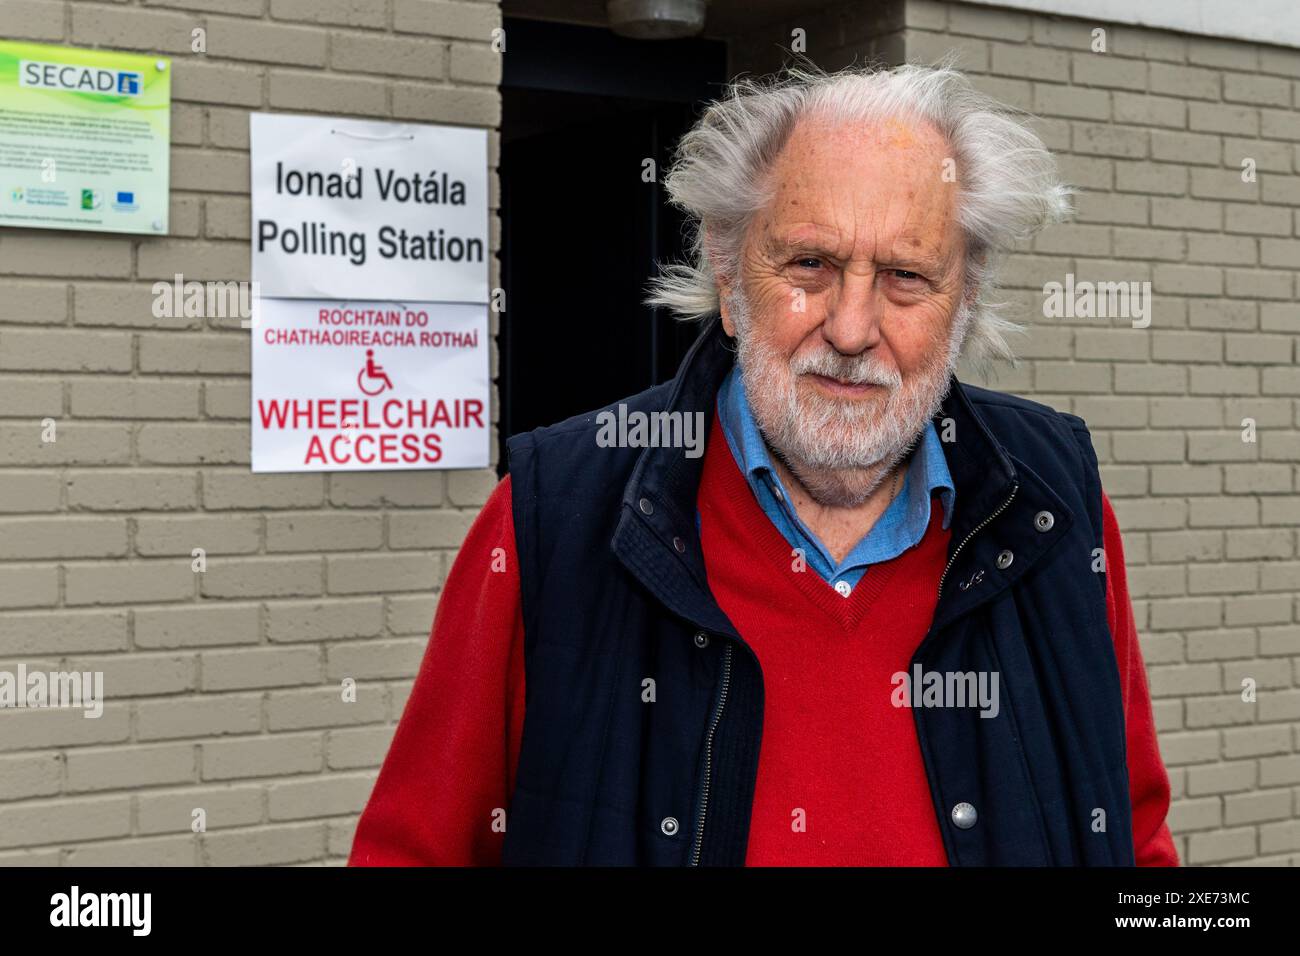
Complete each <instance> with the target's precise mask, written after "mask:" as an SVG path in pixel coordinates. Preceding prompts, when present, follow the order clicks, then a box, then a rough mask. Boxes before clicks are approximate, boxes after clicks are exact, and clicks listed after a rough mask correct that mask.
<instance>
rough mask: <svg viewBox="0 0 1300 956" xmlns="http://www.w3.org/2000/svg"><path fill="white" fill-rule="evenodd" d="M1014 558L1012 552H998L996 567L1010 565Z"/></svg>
mask: <svg viewBox="0 0 1300 956" xmlns="http://www.w3.org/2000/svg"><path fill="white" fill-rule="evenodd" d="M1015 558H1016V556H1015V555H1014V554H1012V553H1011V552H1010V551H1002V552H1000V553H999V554H998V567H999V568H1002V569H1006V568H1009V567H1011V562H1012V561H1014V560H1015Z"/></svg>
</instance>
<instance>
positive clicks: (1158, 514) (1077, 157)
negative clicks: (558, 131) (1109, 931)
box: [732, 0, 1300, 865]
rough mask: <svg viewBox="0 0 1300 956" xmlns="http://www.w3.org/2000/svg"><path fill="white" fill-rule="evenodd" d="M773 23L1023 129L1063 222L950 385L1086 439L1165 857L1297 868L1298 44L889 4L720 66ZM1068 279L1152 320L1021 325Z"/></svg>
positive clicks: (810, 27)
mask: <svg viewBox="0 0 1300 956" xmlns="http://www.w3.org/2000/svg"><path fill="white" fill-rule="evenodd" d="M1097 27H1102V28H1104V29H1105V30H1106V40H1107V52H1106V53H1104V54H1101V53H1094V52H1092V51H1091V44H1092V39H1093V38H1092V30H1093V29H1095V28H1097ZM796 28H802V29H804V31H805V36H806V39H807V44H808V53H809V54H810V55H811V56H812V58H813V59H814V60H815V61H816V62H818V63H819V64H821V65H823V66H826V67H828V68H836V67H840V66H843V65H846V64H848V63H851V62H855V61H856V62H862V61H864V60H870V59H882V60H884V61H886V62H902V61H904V60H909V61H912V62H920V63H930V62H934V61H936V60H938V59H939V58H941V57H943V56H945V55H946V54H948V53H949V52H951V51H956V52H957V53H958V54H959V57H960V58H959V60H958V63H957V65H958V66H959V67H960V68H961V69H963V70H965V71H967V72H969V73H970V74H971V75H972V77H973V79H974V80H975V82H976V85H977V86H979V87H980V88H982V89H984V90H986V91H987V92H989V93H991V94H993V95H995V96H997V97H999V98H1000V99H1002V100H1003V101H1005V102H1007V103H1010V104H1012V105H1013V106H1017V107H1020V108H1021V109H1025V110H1028V111H1031V112H1033V113H1034V114H1036V115H1037V116H1038V117H1039V119H1038V120H1037V122H1036V123H1035V126H1036V128H1037V130H1038V131H1039V133H1040V135H1041V136H1042V137H1043V139H1044V141H1045V142H1046V143H1047V145H1048V147H1049V148H1050V149H1052V150H1053V151H1054V152H1055V153H1056V154H1057V155H1058V156H1059V157H1060V161H1061V165H1062V169H1063V172H1064V175H1065V178H1066V179H1067V181H1069V182H1070V183H1072V184H1074V185H1075V186H1077V187H1078V188H1079V189H1080V191H1081V195H1080V196H1079V197H1078V201H1077V206H1078V215H1077V216H1076V218H1075V220H1074V222H1073V223H1071V224H1069V225H1063V226H1057V227H1054V228H1052V229H1049V230H1047V231H1045V232H1044V233H1043V234H1041V235H1040V236H1039V237H1038V238H1037V239H1036V240H1035V241H1034V243H1033V244H1032V246H1031V247H1028V248H1026V249H1024V250H1023V252H1022V253H1021V254H1018V255H1016V256H1013V257H1012V258H1011V259H1010V261H1009V262H1008V263H1007V269H1006V272H1005V275H1004V281H1005V284H1006V286H1007V293H1006V295H1005V299H1006V300H1007V301H1010V302H1012V303H1014V304H1015V306H1016V313H1017V318H1018V319H1020V320H1021V321H1023V322H1026V323H1027V325H1028V333H1029V334H1028V335H1027V337H1025V338H1023V339H1021V340H1019V341H1018V344H1017V345H1016V348H1017V351H1018V353H1019V355H1020V356H1022V358H1023V361H1022V362H1021V363H1020V364H1019V366H1018V367H1017V368H1014V369H1009V368H1006V367H1004V368H1003V369H1002V370H1000V371H999V373H998V374H997V375H996V377H995V378H993V379H992V380H991V381H984V380H981V379H980V378H979V377H978V376H975V375H973V374H971V373H970V372H969V371H967V372H966V378H967V379H968V380H973V381H976V382H977V383H980V384H988V385H991V386H992V387H994V388H999V389H1003V390H1005V391H1010V392H1014V393H1017V394H1021V395H1026V396H1029V397H1032V398H1035V399H1037V400H1039V401H1043V402H1046V403H1048V404H1050V405H1052V406H1054V407H1056V408H1059V409H1062V410H1064V411H1071V412H1074V413H1075V414H1078V415H1080V416H1082V417H1083V418H1084V419H1085V420H1086V421H1087V422H1088V423H1089V425H1090V427H1091V429H1092V434H1093V441H1094V444H1095V445H1096V448H1097V452H1098V456H1099V458H1100V460H1101V462H1102V478H1103V481H1104V483H1105V487H1106V489H1107V492H1108V494H1109V495H1110V497H1111V500H1112V501H1113V503H1114V505H1115V511H1116V514H1117V515H1118V517H1119V521H1120V527H1121V529H1122V530H1123V533H1124V546H1125V551H1126V558H1127V563H1128V569H1129V587H1130V590H1131V593H1132V596H1133V603H1134V612H1135V615H1136V618H1137V624H1138V628H1139V631H1140V633H1141V638H1142V652H1143V654H1144V656H1145V658H1146V663H1147V672H1148V676H1149V680H1150V685H1151V693H1152V697H1153V702H1154V710H1155V716H1156V720H1157V723H1158V727H1159V731H1160V746H1161V750H1162V753H1163V755H1164V758H1165V762H1166V764H1167V766H1168V768H1169V775H1170V781H1171V784H1172V788H1173V797H1174V802H1173V806H1172V809H1171V813H1170V827H1171V829H1172V830H1173V832H1174V835H1175V838H1176V840H1177V843H1178V849H1179V854H1180V856H1181V858H1182V860H1183V862H1184V863H1185V864H1191V865H1198V864H1273V865H1300V623H1298V622H1300V598H1298V597H1297V593H1298V592H1300V552H1297V544H1298V542H1297V526H1300V471H1298V470H1297V464H1296V463H1297V462H1298V461H1300V427H1298V426H1300V367H1297V361H1298V360H1300V343H1298V341H1297V340H1298V339H1300V306H1298V305H1297V299H1298V298H1300V282H1298V281H1297V278H1298V277H1297V270H1298V269H1300V177H1298V176H1297V175H1296V174H1297V172H1300V111H1298V109H1297V108H1300V50H1295V49H1286V48H1281V47H1270V46H1265V45H1261V44H1252V43H1244V42H1235V41H1223V40H1217V39H1210V38H1206V37H1194V36H1187V35H1181V34H1176V33H1172V32H1166V31H1159V30H1146V29H1140V28H1136V27H1126V26H1119V25H1115V24H1111V23H1106V22H1096V23H1093V22H1088V21H1083V20H1074V19H1065V18H1052V17H1046V16H1040V15H1033V14H1026V13H1020V12H1014V11H1010V10H1001V9H997V8H990V7H984V6H976V5H973V4H962V3H941V2H933V0H897V2H892V3H885V4H879V5H863V4H847V5H845V6H842V7H836V8H831V9H828V10H823V11H820V12H818V13H817V14H815V15H810V16H808V17H806V18H798V19H795V20H792V21H790V22H788V23H783V24H780V25H778V26H776V27H772V28H769V29H764V30H759V31H755V32H754V33H753V34H751V35H747V36H746V37H744V38H742V39H741V40H740V41H739V42H737V43H735V44H733V53H734V58H733V63H732V67H733V71H734V70H752V71H754V72H765V71H767V70H771V69H773V68H775V67H777V66H779V65H780V63H781V61H782V59H783V56H782V53H781V51H780V49H779V48H778V47H779V45H785V46H789V44H790V41H791V31H792V30H794V29H796ZM1245 158H1251V159H1253V160H1254V161H1255V166H1256V181H1255V182H1243V180H1242V175H1241V174H1242V165H1241V163H1242V160H1243V159H1245ZM1067 273H1073V274H1074V275H1075V277H1076V279H1078V280H1090V281H1124V282H1130V281H1136V282H1150V283H1151V289H1152V292H1153V294H1154V297H1155V298H1154V306H1153V311H1152V319H1151V325H1150V327H1149V328H1146V329H1135V328H1133V327H1132V323H1131V322H1130V321H1129V320H1128V319H1124V318H1109V319H1086V318H1045V317H1044V316H1043V300H1044V295H1043V288H1044V284H1045V283H1048V282H1062V283H1063V282H1064V281H1065V275H1066V274H1067ZM959 374H961V373H959ZM1246 418H1252V419H1254V420H1255V424H1256V428H1257V434H1256V437H1257V440H1256V441H1255V442H1253V443H1248V442H1244V441H1243V440H1242V429H1243V419H1246ZM1244 678H1253V679H1254V681H1255V682H1256V685H1257V696H1256V700H1255V702H1253V703H1248V702H1244V701H1243V700H1242V680H1243V679H1244Z"/></svg>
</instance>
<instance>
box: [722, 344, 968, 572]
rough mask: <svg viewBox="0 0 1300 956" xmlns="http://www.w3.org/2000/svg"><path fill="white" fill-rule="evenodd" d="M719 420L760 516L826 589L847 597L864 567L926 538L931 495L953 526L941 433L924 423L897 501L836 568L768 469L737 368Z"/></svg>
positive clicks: (729, 376)
mask: <svg viewBox="0 0 1300 956" xmlns="http://www.w3.org/2000/svg"><path fill="white" fill-rule="evenodd" d="M718 416H719V418H720V420H721V424H722V433H723V434H724V435H725V436H726V438H727V444H728V445H729V446H730V448H731V453H732V455H733V456H734V457H735V459H736V464H737V465H739V466H740V470H741V472H742V473H743V474H744V476H745V480H746V482H748V484H749V487H750V490H752V491H753V493H754V497H755V498H757V499H758V504H759V507H761V508H762V509H763V513H764V514H766V515H767V517H768V518H769V519H770V520H771V522H772V524H774V525H776V528H777V530H778V531H780V532H781V534H782V535H783V536H784V537H785V539H786V540H787V541H789V542H790V546H791V548H792V549H793V548H801V549H803V553H804V555H805V559H806V560H807V562H808V566H809V567H810V568H812V569H813V570H814V571H816V572H817V573H818V574H820V575H821V576H822V578H824V579H825V580H826V582H827V583H829V584H834V585H835V586H836V590H837V591H839V592H840V593H841V594H843V595H844V596H845V597H848V594H849V592H850V591H851V589H852V588H853V587H855V586H856V585H857V583H858V581H860V580H861V579H862V575H863V574H865V573H866V570H867V568H868V566H870V565H872V564H879V563H880V562H882V561H888V560H889V559H890V558H896V557H898V556H899V555H900V554H902V553H903V552H904V551H906V550H907V549H908V548H911V547H913V546H915V545H916V544H917V543H918V542H919V541H920V540H921V539H922V538H923V537H925V531H926V529H927V528H928V527H929V526H930V495H931V494H932V493H933V492H935V491H938V492H939V500H940V502H941V503H942V504H943V526H944V527H945V528H947V527H948V523H949V522H950V521H951V520H952V508H953V499H954V497H955V495H956V489H955V488H954V487H953V483H952V475H951V474H949V472H948V462H947V461H946V460H945V459H944V455H943V446H942V445H941V444H940V443H939V433H938V432H937V431H936V430H935V427H934V422H926V424H925V429H924V430H923V431H922V433H921V438H920V440H919V441H918V442H917V444H916V447H915V448H914V450H913V452H912V457H911V461H910V463H909V464H908V466H907V470H906V472H905V473H904V477H903V487H902V488H900V489H899V491H898V495H897V496H896V497H895V498H894V500H893V501H892V502H890V504H889V507H888V508H886V509H885V513H884V514H882V515H881V516H880V518H879V519H878V520H877V521H876V523H875V524H874V525H872V527H871V530H870V531H869V532H868V533H867V535H866V536H865V537H864V538H863V539H862V540H861V541H859V542H858V543H857V544H856V545H854V546H853V549H852V550H851V551H850V552H849V553H848V554H847V555H845V557H844V560H843V561H840V562H839V563H838V564H837V563H836V562H835V560H834V559H833V558H832V557H831V554H830V551H828V550H827V548H826V546H825V545H824V544H822V542H821V541H820V540H819V539H818V538H817V536H816V535H815V534H813V533H812V531H810V530H809V529H808V527H807V525H805V524H804V523H803V521H802V520H801V519H800V518H799V515H798V514H797V513H796V512H795V510H794V507H793V506H792V505H791V504H790V496H789V495H788V494H787V492H786V489H785V487H784V486H783V485H782V483H781V478H780V476H779V475H778V474H777V473H776V469H775V468H774V467H773V466H772V459H771V457H770V456H769V454H768V450H767V445H766V444H765V443H764V442H763V435H762V433H761V432H760V431H759V429H758V423H757V422H756V421H755V420H754V413H753V412H752V411H751V410H750V407H749V398H748V396H747V395H746V394H745V384H744V381H743V380H742V379H741V376H740V373H739V370H738V369H737V368H736V367H735V366H732V369H731V371H730V372H728V373H727V377H726V378H725V379H724V380H723V382H722V386H721V387H720V388H719V390H718ZM841 582H843V583H841Z"/></svg>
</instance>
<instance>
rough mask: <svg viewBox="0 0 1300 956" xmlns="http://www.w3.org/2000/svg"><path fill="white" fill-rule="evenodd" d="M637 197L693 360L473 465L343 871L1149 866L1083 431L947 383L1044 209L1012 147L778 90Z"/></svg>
mask: <svg viewBox="0 0 1300 956" xmlns="http://www.w3.org/2000/svg"><path fill="white" fill-rule="evenodd" d="M667 187H668V189H669V191H670V193H671V196H672V198H673V201H674V202H676V203H678V204H679V205H680V206H682V207H683V208H684V209H686V210H687V212H688V213H689V214H690V215H691V216H692V217H693V222H694V224H695V227H696V232H695V237H694V244H693V250H692V251H693V261H692V262H690V263H689V264H679V265H676V266H671V267H668V268H667V269H665V270H664V271H663V274H662V275H661V276H660V278H659V280H658V281H657V286H656V290H655V295H654V298H653V301H656V302H659V303H662V304H665V305H668V306H671V307H672V308H674V309H675V310H677V311H678V312H679V313H680V314H682V315H683V316H687V317H695V318H704V319H706V320H707V321H706V324H705V326H704V328H703V330H702V331H701V334H700V337H699V339H698V341H697V342H696V344H695V345H694V347H693V348H692V350H691V352H690V354H689V355H688V356H687V358H686V359H685V361H684V362H683V363H682V366H681V369H680V370H679V372H678V373H677V376H676V378H674V379H673V380H672V381H670V382H668V383H666V384H664V385H661V386H659V387H656V388H652V389H650V390H649V391H646V392H644V393H642V394H640V395H636V396H633V397H630V398H628V399H626V400H624V401H623V402H621V403H615V405H614V406H610V407H609V408H608V409H605V410H601V411H598V412H593V413H591V414H588V415H582V416H579V417H577V418H573V419H570V420H569V421H566V422H562V423H560V424H558V425H554V426H552V427H549V428H543V429H539V430H537V431H535V432H533V433H531V434H526V435H520V436H517V437H515V438H513V439H512V440H511V442H510V474H509V476H508V477H507V478H506V479H505V480H503V481H502V482H501V483H500V484H499V485H498V487H497V488H496V490H495V491H494V492H493V494H492V495H491V497H490V498H489V500H488V502H487V504H486V506H485V508H484V509H483V511H482V513H481V515H480V516H479V518H478V519H477V521H476V522H475V524H474V526H473V528H472V529H471V530H470V532H469V534H468V537H467V538H466V540H465V544H464V546H463V548H462V549H461V551H460V553H459V555H458V557H457V559H456V562H455V565H454V567H453V568H452V570H451V573H450V575H449V577H448V579H447V583H446V587H445V589H444V591H443V594H442V597H441V601H440V603H439V606H438V612H437V615H436V618H435V621H434V626H433V634H432V637H431V640H430V644H429V648H428V651H427V654H426V657H425V660H424V663H423V665H422V667H421V669H420V672H419V675H418V677H417V679H416V682H415V685H414V688H413V690H412V694H411V698H410V701H409V703H408V704H407V707H406V711H405V713H404V715H403V717H402V720H401V723H400V724H399V726H398V729H397V733H396V736H395V738H394V741H393V744H392V748H391V750H390V752H389V754H388V758H387V760H386V762H385V764H384V766H383V768H382V770H381V772H380V775H379V779H378V782H377V783H376V786H375V790H374V793H373V795H372V796H371V799H370V802H369V804H368V806H367V808H366V810H365V813H364V814H363V816H362V818H361V821H360V823H359V826H358V830H357V835H356V839H355V843H354V845H353V849H352V856H351V860H350V862H351V863H353V864H354V865H360V864H370V865H374V864H401V863H430V864H494V863H502V862H504V863H506V864H559V865H576V864H646V865H684V866H697V865H742V864H743V865H773V864H775V865H940V866H942V865H960V866H971V865H1029V866H1039V865H1061V866H1096V865H1133V864H1135V863H1136V864H1139V865H1161V864H1164V865H1176V864H1177V862H1178V860H1177V856H1176V854H1175V851H1174V846H1173V842H1172V839H1171V837H1170V834H1169V830H1168V827H1167V826H1166V824H1165V815H1166V812H1167V809H1168V804H1169V784H1168V779H1167V775H1166V772H1165V769H1164V767H1163V765H1162V763H1161V760H1160V754H1159V750H1158V747H1157V743H1156V736H1155V731H1154V728H1153V723H1152V716H1151V704H1150V699H1149V695H1148V691H1147V686H1146V679H1145V675H1144V670H1143V664H1142V658H1141V654H1140V653H1139V648H1138V640H1137V636H1136V633H1135V628H1134V622H1133V616H1132V611H1131V607H1130V602H1129V599H1128V595H1127V592H1126V589H1125V579H1124V563H1123V553H1122V549H1121V542H1120V535H1119V530H1118V527H1117V525H1116V521H1115V516H1114V514H1113V513H1112V511H1111V508H1110V505H1109V503H1108V501H1107V499H1106V497H1105V495H1104V494H1103V492H1102V488H1101V483H1100V479H1099V477H1098V469H1097V460H1096V456H1095V454H1094V452H1093V449H1092V445H1091V442H1090V439H1089V436H1088V432H1087V429H1086V427H1085V425H1084V423H1083V422H1082V421H1081V420H1080V419H1079V418H1076V417H1074V416H1072V415H1068V414H1063V413H1058V412H1056V411H1054V410H1052V409H1050V408H1048V407H1046V406H1044V405H1040V404H1036V403H1034V402H1030V401H1026V400H1024V399H1020V398H1015V397H1012V396H1009V395H1004V394H1000V393H997V392H992V391H987V390H984V389H980V388H974V387H971V386H967V385H963V384H961V383H959V382H958V381H957V380H956V378H955V377H954V375H953V370H954V368H955V366H956V363H957V359H958V356H959V355H963V354H965V355H968V356H969V357H970V358H971V359H972V360H974V361H987V360H989V359H991V358H994V357H998V356H1007V355H1008V349H1007V345H1006V342H1005V340H1004V337H1003V333H1004V332H1005V331H1006V330H1007V329H1008V328H1011V327H1013V326H1011V325H1010V323H1009V322H1007V321H1006V320H1005V319H1003V318H1001V317H1000V316H999V315H998V313H997V310H996V308H995V307H994V306H993V305H992V304H991V302H990V294H991V292H992V289H993V285H994V279H995V269H996V263H997V259H998V257H999V255H1000V254H1002V253H1004V252H1006V251H1007V250H1009V249H1010V248H1012V247H1013V245H1014V244H1015V243H1016V241H1017V240H1021V239H1024V238H1027V237H1029V236H1031V235H1033V234H1034V233H1035V232H1036V231H1037V230H1038V229H1040V228H1041V227H1043V226H1044V225H1046V224H1047V223H1049V222H1051V221H1054V220H1056V219H1058V218H1060V217H1061V216H1062V215H1064V214H1065V213H1066V212H1068V197H1069V193H1068V190H1067V189H1066V188H1065V187H1063V186H1062V185H1061V184H1060V183H1059V181H1058V180H1057V178H1056V173H1055V164H1054V162H1053V160H1052V158H1051V157H1050V155H1049V154H1048V153H1047V152H1046V150H1045V149H1044V147H1043V145H1042V143H1041V142H1040V141H1039V139H1038V138H1037V137H1036V136H1035V135H1034V134H1033V133H1032V132H1031V131H1030V130H1029V129H1028V128H1027V127H1026V126H1025V125H1023V123H1022V121H1020V120H1019V119H1017V118H1016V117H1014V116H1013V115H1011V114H1010V113H1009V111H1007V110H1006V109H1004V108H1002V107H1000V106H998V104H996V103H995V102H993V101H991V100H989V99H987V98H986V97H984V96H982V95H981V94H979V93H977V92H976V91H975V90H973V89H972V88H971V87H970V85H969V84H968V83H967V81H966V80H965V79H964V78H963V77H962V76H961V75H960V74H958V73H955V72H953V71H951V70H945V69H929V68H921V67H902V68H898V69H895V70H891V71H883V72H877V71H871V70H851V71H844V72H841V73H837V74H825V73H820V72H817V71H811V72H810V71H805V70H798V71H791V72H790V73H788V74H787V75H785V76H783V77H780V78H778V79H777V80H774V81H771V82H767V83H758V82H753V81H742V82H740V83H737V84H735V85H734V86H733V88H732V89H731V91H730V93H729V95H728V96H726V97H725V98H723V99H722V100H721V101H719V102H717V103H714V104H712V105H711V107H710V108H709V110H708V111H707V112H706V113H705V114H704V116H703V117H702V118H701V120H700V121H699V123H698V125H697V126H696V127H695V128H694V129H693V130H691V132H690V133H688V134H687V136H686V137H685V138H684V139H683V141H682V143H681V145H680V148H679V151H678V156H677V159H676V162H675V163H674V165H673V168H672V170H671V172H670V174H669V176H668V178H667ZM580 276H581V274H580V273H578V274H577V276H576V277H577V278H578V279H579V280H580ZM615 409H618V413H619V414H620V415H627V416H631V415H633V414H636V413H641V414H642V415H643V416H644V415H645V413H664V414H661V415H660V416H659V419H658V420H659V421H661V422H664V423H668V422H674V421H680V419H681V417H682V416H697V415H698V416H707V421H708V422H709V430H708V439H707V443H706V447H705V449H704V453H703V455H699V454H698V450H697V453H696V454H691V453H690V451H689V450H688V449H684V448H683V447H665V443H664V442H663V441H658V440H656V441H648V440H644V436H642V439H643V440H640V441H634V440H633V439H632V438H630V437H629V438H628V440H626V441H623V442H621V443H614V444H615V445H616V447H609V446H610V444H611V442H610V441H608V440H598V431H599V430H600V429H601V427H602V424H601V423H602V422H608V421H609V420H610V413H611V412H613V411H614V410H615ZM652 417H653V415H652ZM630 434H631V433H629V435H630ZM670 434H676V433H675V432H673V433H670ZM607 437H608V436H606V438H607ZM659 437H660V438H662V437H663V436H662V433H661V434H660V436H659ZM669 444H671V443H669Z"/></svg>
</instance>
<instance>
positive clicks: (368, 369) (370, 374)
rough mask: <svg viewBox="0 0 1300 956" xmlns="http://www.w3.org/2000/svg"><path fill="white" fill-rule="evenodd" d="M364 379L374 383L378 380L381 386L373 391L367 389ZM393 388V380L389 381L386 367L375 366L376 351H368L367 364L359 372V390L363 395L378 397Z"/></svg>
mask: <svg viewBox="0 0 1300 956" xmlns="http://www.w3.org/2000/svg"><path fill="white" fill-rule="evenodd" d="M363 379H370V380H372V381H374V380H378V381H379V382H380V383H381V384H380V386H379V387H378V388H376V389H374V390H373V391H371V390H370V389H368V388H366V386H365V382H364V381H363ZM392 387H393V383H392V380H391V379H389V377H388V375H387V374H386V373H385V372H384V367H383V366H382V365H376V364H375V350H374V349H366V364H365V366H364V367H362V369H361V371H359V372H357V388H359V389H361V391H362V394H365V395H378V394H380V393H381V392H384V391H386V390H388V389H390V388H392Z"/></svg>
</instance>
